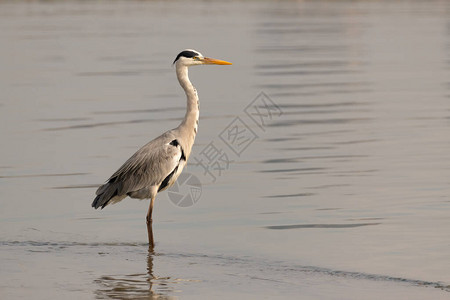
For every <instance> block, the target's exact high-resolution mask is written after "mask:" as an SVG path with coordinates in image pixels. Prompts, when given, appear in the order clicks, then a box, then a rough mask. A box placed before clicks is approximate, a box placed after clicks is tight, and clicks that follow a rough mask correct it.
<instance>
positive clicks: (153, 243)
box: [146, 197, 155, 248]
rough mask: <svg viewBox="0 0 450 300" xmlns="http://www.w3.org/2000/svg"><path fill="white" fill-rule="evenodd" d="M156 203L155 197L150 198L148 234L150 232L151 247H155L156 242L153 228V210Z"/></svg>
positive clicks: (149, 242) (149, 241)
mask: <svg viewBox="0 0 450 300" xmlns="http://www.w3.org/2000/svg"><path fill="white" fill-rule="evenodd" d="M154 203H155V197H152V199H151V200H150V206H149V208H148V212H147V218H146V220H147V234H148V244H149V246H150V247H151V248H153V247H154V245H155V242H154V240H153V228H152V222H153V220H152V212H153V204H154Z"/></svg>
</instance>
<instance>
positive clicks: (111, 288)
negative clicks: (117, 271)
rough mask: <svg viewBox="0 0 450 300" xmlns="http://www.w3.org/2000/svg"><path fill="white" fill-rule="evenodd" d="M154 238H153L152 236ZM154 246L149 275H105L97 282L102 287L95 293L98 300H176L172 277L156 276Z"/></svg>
mask: <svg viewBox="0 0 450 300" xmlns="http://www.w3.org/2000/svg"><path fill="white" fill-rule="evenodd" d="M152 238H153V236H152ZM156 256H157V254H156V253H155V251H154V244H152V245H150V246H149V248H148V255H147V273H141V274H129V275H105V276H101V277H100V278H99V279H97V280H95V283H97V284H98V285H100V288H98V289H97V290H96V291H95V295H96V298H97V299H176V297H174V296H170V294H173V293H174V292H175V289H174V287H173V284H174V283H175V282H172V281H171V278H170V277H158V276H156V275H155V274H154V270H153V268H154V258H155V257H156Z"/></svg>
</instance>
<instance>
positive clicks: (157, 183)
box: [92, 49, 231, 246]
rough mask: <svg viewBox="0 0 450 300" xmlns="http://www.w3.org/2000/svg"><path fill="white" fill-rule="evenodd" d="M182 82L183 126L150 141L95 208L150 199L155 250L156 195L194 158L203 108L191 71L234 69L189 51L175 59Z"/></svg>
mask: <svg viewBox="0 0 450 300" xmlns="http://www.w3.org/2000/svg"><path fill="white" fill-rule="evenodd" d="M173 63H174V64H175V70H176V74H177V78H178V81H179V83H180V85H181V87H182V88H183V90H184V92H185V93H186V97H187V108H186V114H185V116H184V119H183V121H182V122H181V124H180V125H179V126H178V127H177V128H175V129H172V130H169V131H167V132H165V133H163V134H162V135H160V136H159V137H157V138H155V139H154V140H152V141H150V142H149V143H147V144H146V145H144V146H143V147H142V148H141V149H139V150H138V151H137V152H136V153H134V154H133V155H132V156H131V157H130V158H129V159H128V160H127V161H126V162H125V163H124V164H123V165H122V166H121V167H120V168H119V169H118V170H117V171H116V172H115V173H114V174H113V175H112V176H111V177H110V178H109V179H108V180H107V181H106V183H105V184H103V185H101V186H100V187H99V188H98V189H97V192H96V195H97V196H96V197H95V199H94V201H93V202H92V207H94V208H95V209H97V208H99V207H101V208H102V209H103V208H104V207H105V206H107V205H108V204H114V203H117V202H119V201H121V200H123V199H124V198H126V197H127V196H128V197H130V198H137V199H150V205H149V208H148V212H147V217H146V221H147V232H148V240H149V244H150V245H151V246H153V233H152V211H153V204H154V202H155V198H156V194H157V193H159V192H161V191H164V190H166V189H168V188H169V187H170V186H172V185H173V184H174V182H175V181H176V180H177V178H178V176H179V175H180V174H181V172H182V170H183V168H184V167H185V166H186V163H187V161H188V159H189V156H190V155H191V150H192V145H193V144H194V139H195V136H196V134H197V128H198V118H199V106H198V95H197V90H196V89H195V88H194V86H193V85H192V83H191V81H190V80H189V77H188V67H190V66H196V65H212V64H215V65H231V63H229V62H226V61H223V60H218V59H213V58H209V57H204V56H203V55H202V54H201V53H200V52H198V51H196V50H192V49H186V50H184V51H182V52H180V53H179V54H178V55H177V57H176V58H175V60H174V62H173Z"/></svg>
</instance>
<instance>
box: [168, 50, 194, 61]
mask: <svg viewBox="0 0 450 300" xmlns="http://www.w3.org/2000/svg"><path fill="white" fill-rule="evenodd" d="M181 56H184V57H187V58H191V57H196V56H198V53H197V52H194V51H189V50H185V51H182V52H180V54H178V55H177V58H175V60H174V61H173V63H175V62H176V61H177V60H178V59H179V58H180V57H181Z"/></svg>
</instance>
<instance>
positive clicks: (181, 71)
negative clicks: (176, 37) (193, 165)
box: [176, 63, 199, 153]
mask: <svg viewBox="0 0 450 300" xmlns="http://www.w3.org/2000/svg"><path fill="white" fill-rule="evenodd" d="M176 72H177V78H178V81H179V82H180V85H181V87H182V88H183V90H184V92H185V93H186V97H187V107H186V115H185V116H184V119H183V121H182V122H181V124H180V126H178V128H179V129H180V130H182V131H183V132H184V134H185V135H186V136H187V137H188V139H187V141H186V142H187V143H189V144H190V145H189V146H190V147H192V144H193V143H194V139H195V135H196V134H197V128H198V117H199V108H198V105H199V104H198V102H199V100H198V95H197V90H196V89H195V88H194V86H193V85H192V83H191V81H190V80H189V76H188V67H186V66H184V65H181V64H178V63H177V64H176ZM190 147H189V148H190ZM189 153H190V149H189Z"/></svg>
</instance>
